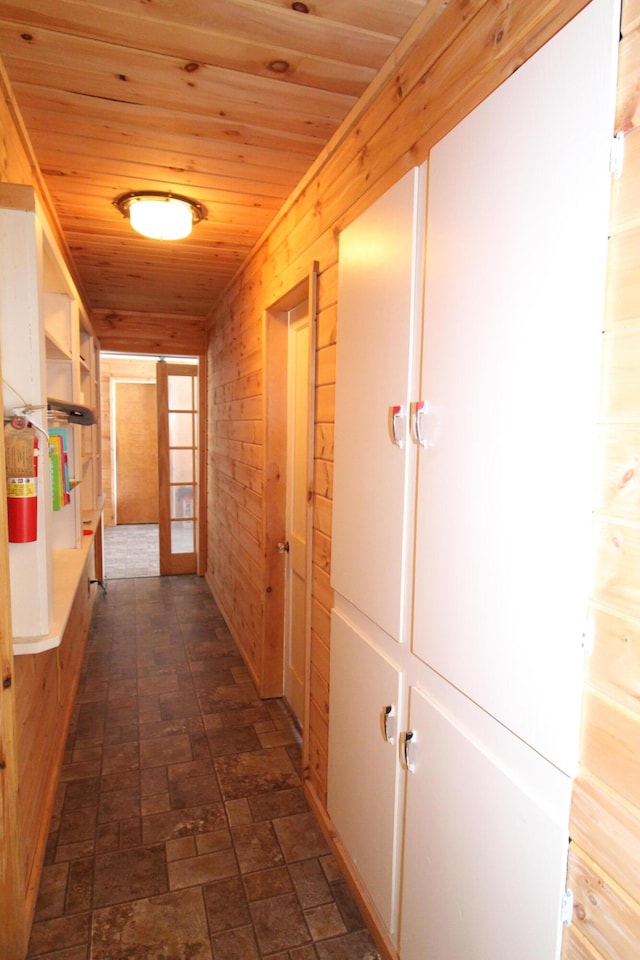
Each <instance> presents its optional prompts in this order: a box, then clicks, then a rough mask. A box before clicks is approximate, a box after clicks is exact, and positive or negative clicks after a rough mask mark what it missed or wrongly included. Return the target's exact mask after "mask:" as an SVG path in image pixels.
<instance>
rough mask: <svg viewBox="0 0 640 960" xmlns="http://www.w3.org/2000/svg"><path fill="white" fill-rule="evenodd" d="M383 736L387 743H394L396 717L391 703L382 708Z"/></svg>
mask: <svg viewBox="0 0 640 960" xmlns="http://www.w3.org/2000/svg"><path fill="white" fill-rule="evenodd" d="M383 723H384V738H385V740H386V741H387V743H395V739H396V717H395V713H394V711H393V707H392V705H391V704H389V705H388V706H386V707H385V708H384V717H383Z"/></svg>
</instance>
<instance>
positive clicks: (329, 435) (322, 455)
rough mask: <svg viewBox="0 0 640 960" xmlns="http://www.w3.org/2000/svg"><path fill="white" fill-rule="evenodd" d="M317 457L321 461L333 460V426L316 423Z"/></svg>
mask: <svg viewBox="0 0 640 960" xmlns="http://www.w3.org/2000/svg"><path fill="white" fill-rule="evenodd" d="M314 449H315V456H316V457H317V458H318V459H321V460H333V424H332V423H316V432H315V448H314Z"/></svg>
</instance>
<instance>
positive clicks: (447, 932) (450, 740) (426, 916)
mask: <svg viewBox="0 0 640 960" xmlns="http://www.w3.org/2000/svg"><path fill="white" fill-rule="evenodd" d="M458 696H460V695H458ZM460 699H461V701H463V700H464V699H465V698H462V697H460ZM467 704H468V701H467ZM473 709H474V710H476V711H477V712H478V714H480V713H481V711H479V710H478V708H477V707H473ZM410 715H411V729H412V731H414V737H415V741H416V743H415V748H414V752H413V754H412V757H413V760H414V762H415V769H414V772H413V773H412V774H408V777H407V810H406V824H405V838H404V849H405V853H404V873H403V897H402V921H401V928H400V956H401V957H402V960H425V958H427V957H429V958H431V957H433V958H434V960H555V958H556V957H558V956H559V948H560V940H561V928H562V924H561V918H560V907H561V899H562V894H563V891H564V881H565V876H566V852H567V846H568V834H567V829H566V827H563V826H562V824H561V823H560V822H559V821H560V820H561V819H562V816H556V815H555V811H553V806H554V805H555V806H560V807H563V806H564V807H565V809H566V810H567V811H568V803H569V793H570V789H571V781H570V778H569V777H566V776H564V775H563V774H561V773H560V772H559V771H558V770H556V769H555V768H551V764H548V763H547V762H546V761H545V760H543V759H542V758H541V757H539V756H537V755H535V754H534V752H533V751H532V750H530V748H528V747H525V746H523V745H522V744H521V743H519V748H520V750H522V751H526V753H527V754H529V755H530V756H528V757H527V756H524V757H523V758H519V759H520V760H521V761H522V762H521V763H520V767H521V769H520V770H519V771H518V774H514V772H512V771H511V770H510V769H509V768H508V767H507V766H506V765H503V764H502V763H498V762H496V760H495V759H494V757H492V755H491V753H490V752H489V751H488V750H487V748H486V745H483V746H479V745H478V743H477V742H475V741H474V740H472V739H471V738H470V737H469V736H468V735H467V733H466V732H465V731H463V729H462V728H461V727H459V726H458V725H457V723H456V722H454V721H453V720H452V719H451V718H450V717H448V716H447V715H446V714H445V713H443V712H441V710H439V709H437V708H436V706H434V705H433V704H432V703H431V702H429V700H428V699H427V698H426V697H425V696H423V695H422V694H421V693H420V692H419V691H418V690H416V689H415V688H412V689H411V700H410ZM470 720H471V724H472V725H474V726H475V724H474V721H473V718H470ZM480 722H481V720H480ZM495 726H496V727H497V726H498V725H497V724H495ZM508 736H509V737H511V739H512V740H513V741H514V747H515V750H516V756H517V749H518V744H517V743H515V741H516V738H515V737H513V735H512V734H508ZM536 763H537V764H544V765H546V767H548V768H551V770H549V771H543V776H542V777H541V779H542V780H543V781H545V780H549V778H553V777H555V779H556V780H560V781H564V783H562V782H561V783H560V784H559V785H558V784H555V783H553V779H551V783H552V789H551V790H550V791H548V792H549V793H550V794H551V795H552V797H553V802H550V803H549V807H551V808H552V809H551V810H550V809H548V808H547V806H546V805H544V804H542V803H540V802H539V801H538V799H537V798H534V797H533V796H532V795H531V794H530V793H529V792H528V790H527V789H526V788H523V783H522V779H521V775H522V774H525V776H524V780H525V781H526V774H527V773H529V774H531V773H532V771H531V769H529V768H530V767H531V764H536ZM535 773H536V771H535V770H534V771H533V779H534V781H535V779H536V777H535ZM563 792H564V794H565V797H564V803H560V804H558V803H557V800H558V796H561V795H562V793H563Z"/></svg>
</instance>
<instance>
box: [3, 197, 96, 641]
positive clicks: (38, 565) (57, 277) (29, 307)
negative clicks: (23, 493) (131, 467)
mask: <svg viewBox="0 0 640 960" xmlns="http://www.w3.org/2000/svg"><path fill="white" fill-rule="evenodd" d="M0 343H1V348H2V349H1V358H2V374H3V384H2V399H3V412H4V417H5V422H6V421H7V420H11V419H12V417H14V416H15V415H22V416H24V417H25V418H26V419H27V420H28V422H29V423H30V424H32V425H33V426H34V427H35V428H36V436H37V438H38V447H39V456H38V458H37V459H38V477H37V482H36V490H37V515H38V516H37V537H36V539H35V540H33V541H30V542H15V543H14V542H12V543H10V544H9V562H10V577H11V615H12V629H13V635H14V653H32V652H33V653H36V652H39V651H41V650H45V649H49V648H50V647H53V646H57V645H58V644H59V643H60V638H61V636H62V633H63V631H64V626H65V624H66V619H67V617H68V613H69V609H70V606H71V602H72V600H73V597H74V596H75V592H76V588H77V586H78V582H79V578H80V576H81V574H82V571H83V570H84V569H85V567H86V559H87V554H88V552H89V550H90V549H91V547H92V545H93V537H94V534H95V532H96V529H97V527H98V524H99V522H100V496H99V494H100V485H99V480H98V479H97V478H98V475H99V471H98V467H99V463H98V457H99V448H98V429H99V428H98V426H97V425H94V426H80V425H79V423H78V420H77V418H75V417H74V415H73V414H74V413H77V412H78V410H79V408H80V406H86V407H91V408H92V409H94V410H96V413H97V399H98V396H97V385H96V384H97V357H98V349H99V347H98V343H97V341H96V339H95V337H94V334H93V331H92V328H91V325H90V323H89V321H88V318H87V316H86V315H85V313H84V311H83V309H82V305H81V302H80V298H79V296H78V293H77V291H76V289H75V286H74V284H73V280H72V278H71V276H70V274H69V272H68V269H67V267H66V265H65V263H64V261H63V259H62V258H61V256H60V254H59V252H58V250H57V248H56V245H55V241H54V238H53V235H52V233H51V231H50V229H49V227H48V224H47V221H46V218H45V216H44V214H43V212H42V211H41V209H40V208H39V205H38V203H37V201H36V198H35V195H34V191H33V189H32V188H31V187H28V186H21V185H15V184H0ZM52 399H54V400H58V401H63V402H64V403H66V404H68V405H70V406H71V409H72V416H71V421H69V418H68V417H67V416H65V415H64V414H57V416H56V418H51V417H50V415H49V413H48V406H50V401H51V400H52ZM56 430H57V431H61V433H60V434H59V436H60V438H61V442H62V440H63V441H64V446H65V449H66V466H65V467H64V469H65V472H66V476H67V477H68V487H69V488H70V489H69V491H68V493H67V496H66V497H63V498H58V497H57V496H56V494H55V492H54V491H55V483H54V473H53V471H52V469H51V464H50V456H51V453H52V449H53V448H52V446H51V443H52V441H51V436H52V432H53V431H56Z"/></svg>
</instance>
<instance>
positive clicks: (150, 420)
mask: <svg viewBox="0 0 640 960" xmlns="http://www.w3.org/2000/svg"><path fill="white" fill-rule="evenodd" d="M115 436H116V444H115V447H116V463H115V479H116V523H118V524H121V523H157V522H158V430H157V414H156V385H155V383H137V382H133V381H116V382H115Z"/></svg>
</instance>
